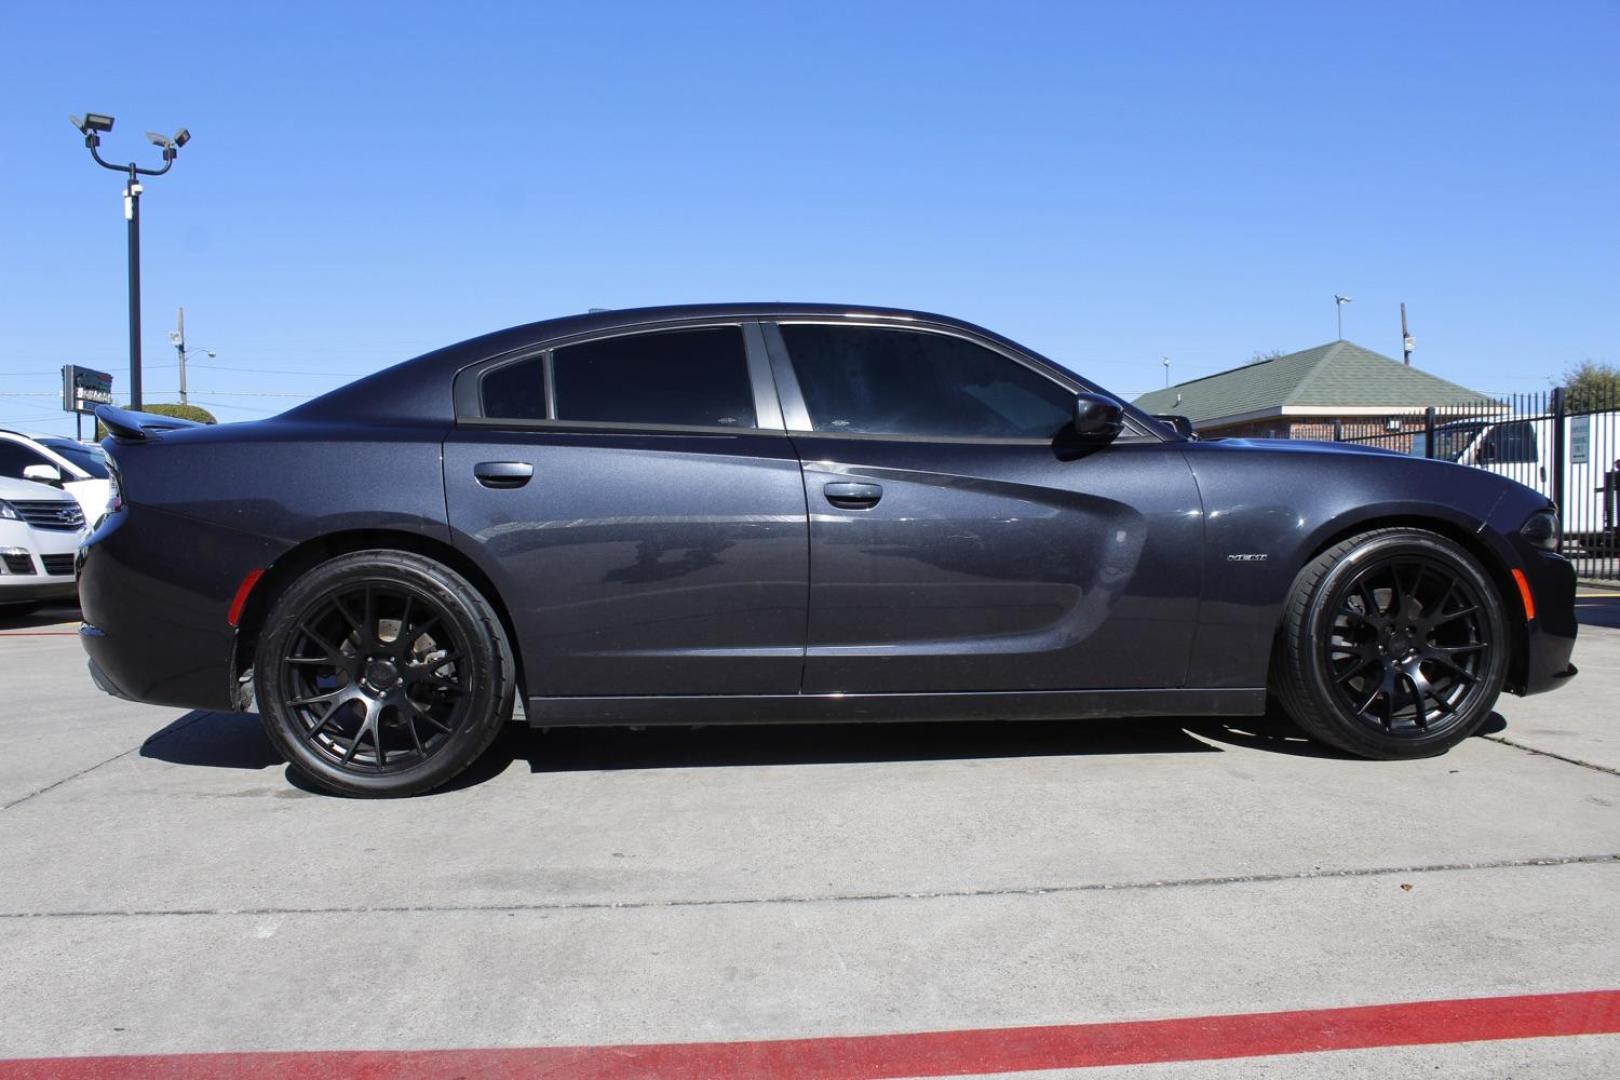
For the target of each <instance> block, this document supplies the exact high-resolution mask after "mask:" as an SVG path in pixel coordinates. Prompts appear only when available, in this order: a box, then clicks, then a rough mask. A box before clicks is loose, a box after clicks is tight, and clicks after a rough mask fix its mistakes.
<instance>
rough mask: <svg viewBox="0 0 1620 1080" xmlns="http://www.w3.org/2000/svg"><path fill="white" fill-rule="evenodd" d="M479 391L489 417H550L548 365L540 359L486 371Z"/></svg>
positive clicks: (540, 418)
mask: <svg viewBox="0 0 1620 1080" xmlns="http://www.w3.org/2000/svg"><path fill="white" fill-rule="evenodd" d="M479 390H480V392H481V393H482V394H483V401H484V415H485V416H489V417H495V418H497V419H501V420H544V419H545V418H546V366H545V361H544V360H542V359H541V358H540V357H538V356H536V357H531V358H530V359H528V360H519V361H518V362H517V363H515V364H507V365H505V366H504V367H498V368H496V369H495V370H494V371H490V372H486V373H485V374H484V377H483V379H482V380H481V381H480V383H479Z"/></svg>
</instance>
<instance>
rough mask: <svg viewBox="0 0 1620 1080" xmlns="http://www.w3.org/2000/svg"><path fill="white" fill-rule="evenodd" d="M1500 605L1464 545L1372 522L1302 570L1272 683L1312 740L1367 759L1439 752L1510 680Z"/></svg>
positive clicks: (1473, 726) (1464, 734) (1475, 721)
mask: <svg viewBox="0 0 1620 1080" xmlns="http://www.w3.org/2000/svg"><path fill="white" fill-rule="evenodd" d="M1510 648H1511V638H1510V637H1509V631H1508V621H1507V608H1506V605H1505V604H1504V603H1503V600H1502V595H1501V592H1500V590H1499V589H1498V587H1497V586H1496V584H1495V583H1494V582H1493V581H1492V580H1491V578H1490V575H1488V574H1487V573H1486V572H1485V570H1484V569H1483V568H1482V567H1481V566H1480V565H1479V562H1478V560H1476V559H1475V558H1474V556H1473V555H1472V554H1470V553H1469V552H1468V551H1467V550H1466V549H1465V548H1463V547H1462V546H1461V545H1459V544H1457V543H1455V542H1453V541H1451V540H1449V539H1447V538H1446V537H1444V536H1440V535H1438V534H1437V533H1432V532H1428V531H1425V530H1422V529H1409V528H1391V529H1377V530H1374V531H1370V532H1366V533H1362V534H1361V535H1359V536H1353V537H1351V538H1350V539H1348V540H1345V541H1344V542H1343V543H1340V544H1335V545H1334V546H1333V547H1331V548H1329V549H1328V550H1326V551H1324V552H1323V553H1322V554H1321V555H1320V556H1318V557H1317V558H1316V559H1313V560H1312V561H1311V562H1310V563H1309V564H1308V565H1307V566H1305V567H1304V568H1303V569H1302V570H1300V572H1299V574H1298V576H1297V577H1295V579H1294V585H1293V590H1292V591H1291V593H1290V594H1289V597H1288V600H1287V603H1286V604H1285V606H1284V609H1283V617H1282V625H1281V627H1280V629H1279V633H1278V636H1277V646H1276V651H1275V653H1274V655H1273V660H1272V689H1273V691H1274V692H1275V693H1276V695H1277V697H1278V698H1279V699H1280V700H1281V702H1282V704H1283V707H1284V709H1286V711H1287V712H1288V714H1289V716H1290V717H1291V718H1292V719H1293V720H1294V722H1295V723H1296V724H1298V725H1299V726H1300V728H1302V729H1303V730H1304V731H1305V733H1306V734H1307V735H1310V736H1311V737H1312V738H1314V739H1317V740H1319V741H1321V742H1323V743H1327V744H1328V745H1330V746H1335V747H1338V748H1339V749H1340V750H1345V751H1348V752H1349V753H1352V754H1355V755H1358V756H1360V757H1366V758H1378V759H1384V760H1392V759H1399V758H1419V757H1432V756H1434V755H1436V754H1443V753H1445V752H1446V751H1447V750H1449V749H1451V748H1452V747H1453V746H1455V745H1457V744H1458V743H1459V742H1461V741H1462V740H1464V739H1466V738H1468V737H1469V736H1470V735H1473V734H1474V733H1475V732H1477V731H1478V730H1479V729H1480V726H1481V725H1483V724H1484V723H1485V721H1486V720H1487V719H1488V718H1489V717H1490V715H1491V709H1492V707H1493V706H1494V705H1495V704H1496V699H1497V696H1498V695H1499V694H1500V693H1501V692H1502V683H1503V681H1504V680H1505V679H1506V677H1507V666H1508V656H1509V652H1510Z"/></svg>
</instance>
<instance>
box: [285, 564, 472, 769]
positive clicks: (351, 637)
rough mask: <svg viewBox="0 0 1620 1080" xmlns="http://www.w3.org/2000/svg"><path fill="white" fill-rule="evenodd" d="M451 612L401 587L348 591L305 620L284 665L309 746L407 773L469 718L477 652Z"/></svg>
mask: <svg viewBox="0 0 1620 1080" xmlns="http://www.w3.org/2000/svg"><path fill="white" fill-rule="evenodd" d="M448 614H449V613H448V612H447V611H446V609H445V607H444V605H443V604H441V603H440V602H439V601H438V600H437V599H435V598H434V597H432V596H430V595H428V594H426V593H425V592H424V591H423V590H421V589H418V588H415V587H412V586H408V585H399V584H395V583H391V582H390V583H382V584H379V583H375V582H371V581H360V582H356V583H354V584H350V585H340V586H338V587H337V588H335V589H333V590H332V591H330V592H328V593H326V594H325V595H324V596H322V597H321V598H320V599H319V600H317V601H316V602H315V603H314V604H313V605H311V607H310V609H309V610H308V611H307V612H306V613H305V614H304V615H303V616H302V617H301V618H300V619H299V621H298V625H297V628H296V630H295V631H294V633H293V636H292V641H291V645H292V648H291V651H290V652H289V654H288V655H287V656H285V657H283V659H282V661H281V688H282V693H283V695H284V698H283V700H284V702H285V704H286V705H287V707H288V708H289V709H291V710H292V712H293V715H294V716H295V717H296V718H297V720H298V723H299V726H300V728H301V729H302V737H303V738H304V739H305V740H306V741H307V742H308V743H309V744H310V746H311V747H313V748H314V749H315V750H316V751H317V752H319V753H321V754H323V755H324V756H325V757H326V758H327V759H328V760H330V761H331V762H333V763H334V764H336V765H338V766H340V767H342V768H348V769H358V770H367V771H372V772H377V773H385V772H390V771H392V772H402V771H404V770H405V769H407V768H409V767H411V766H412V765H416V764H418V763H420V762H423V761H426V760H427V759H428V758H429V757H431V756H432V755H433V754H435V753H437V752H439V751H440V750H442V749H443V748H444V745H445V742H446V741H447V739H448V737H449V736H450V735H451V734H452V733H453V732H454V731H455V730H456V728H457V727H459V726H460V725H461V724H462V723H463V722H464V721H465V719H466V712H467V708H468V705H469V704H470V702H471V699H470V698H469V697H468V694H467V685H466V678H465V670H464V669H465V663H466V657H467V649H468V645H467V642H466V640H465V639H464V638H463V636H462V635H461V634H460V633H459V632H458V631H457V630H456V628H455V624H454V622H453V621H452V620H450V619H449V618H448Z"/></svg>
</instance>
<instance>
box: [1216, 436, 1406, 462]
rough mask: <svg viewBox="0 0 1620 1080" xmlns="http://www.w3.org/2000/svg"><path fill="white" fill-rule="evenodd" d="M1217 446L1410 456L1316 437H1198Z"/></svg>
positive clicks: (1311, 452) (1364, 444) (1244, 448)
mask: <svg viewBox="0 0 1620 1080" xmlns="http://www.w3.org/2000/svg"><path fill="white" fill-rule="evenodd" d="M1199 441H1200V442H1205V443H1212V444H1214V445H1217V446H1230V447H1235V448H1237V449H1243V450H1269V451H1273V452H1275V451H1278V450H1281V451H1285V452H1294V453H1302V454H1384V455H1386V456H1388V457H1398V458H1404V457H1411V455H1410V454H1403V453H1401V452H1400V451H1399V450H1391V449H1390V448H1389V447H1387V446H1373V445H1372V444H1371V443H1357V442H1323V441H1321V440H1317V439H1200V440H1199Z"/></svg>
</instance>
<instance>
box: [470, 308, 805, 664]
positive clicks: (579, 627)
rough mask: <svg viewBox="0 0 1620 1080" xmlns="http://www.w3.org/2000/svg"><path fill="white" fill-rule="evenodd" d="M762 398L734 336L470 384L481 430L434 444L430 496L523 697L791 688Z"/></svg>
mask: <svg viewBox="0 0 1620 1080" xmlns="http://www.w3.org/2000/svg"><path fill="white" fill-rule="evenodd" d="M762 380H763V383H762V382H761V381H762ZM761 385H763V387H764V388H765V390H766V391H768V388H769V375H768V374H767V373H766V370H765V360H764V358H763V354H762V351H761V350H760V349H759V348H758V346H757V328H754V327H747V328H746V333H745V327H744V326H741V325H722V326H706V327H700V328H691V329H680V330H667V331H660V332H644V333H638V334H630V335H619V336H616V337H609V338H604V339H598V340H594V341H586V342H577V343H573V344H567V345H563V346H560V347H557V348H554V349H550V350H546V351H544V352H542V353H541V354H539V355H535V356H531V357H523V358H519V359H517V360H514V361H511V362H505V363H502V364H501V365H500V366H497V367H494V368H492V369H491V370H488V371H486V372H484V373H483V374H482V376H481V384H480V386H481V393H480V400H481V411H482V412H483V414H484V415H483V416H482V417H480V418H476V419H475V420H474V421H473V422H468V421H465V420H464V421H462V422H460V423H458V425H457V427H456V430H455V431H454V433H453V434H452V435H451V436H450V438H449V439H447V440H446V443H445V447H444V476H445V494H446V497H447V499H448V503H449V514H450V522H451V528H452V531H453V534H454V539H455V543H456V544H457V545H458V546H459V547H462V548H464V549H465V550H467V551H468V552H469V553H471V554H473V555H474V556H475V558H476V559H477V561H478V562H479V564H480V565H481V566H482V567H484V568H485V570H486V572H487V573H489V574H490V576H491V577H492V578H494V579H495V584H496V587H497V588H498V589H499V590H500V592H501V595H502V596H504V597H506V598H507V599H508V602H509V604H510V606H511V615H512V619H513V622H514V623H515V624H516V630H517V634H518V638H519V640H520V641H521V642H522V645H523V649H524V655H523V662H524V666H525V669H526V672H527V674H528V680H529V694H530V695H531V696H619V695H662V694H740V693H753V694H765V693H774V694H782V693H788V694H791V693H796V692H797V691H798V689H799V681H800V675H801V673H802V668H803V661H804V629H805V617H806V615H805V592H806V577H807V573H808V571H807V563H808V548H807V541H806V527H805V506H804V489H803V485H802V482H801V480H800V473H799V464H798V459H797V456H796V455H795V453H794V450H793V447H792V445H791V443H790V442H789V440H788V438H787V436H786V434H785V433H784V432H783V431H782V429H781V423H780V419H779V415H780V414H779V412H777V410H776V406H775V402H774V398H772V397H770V396H769V395H768V393H763V392H758V391H759V388H760V386H761ZM773 417H774V423H773Z"/></svg>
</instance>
